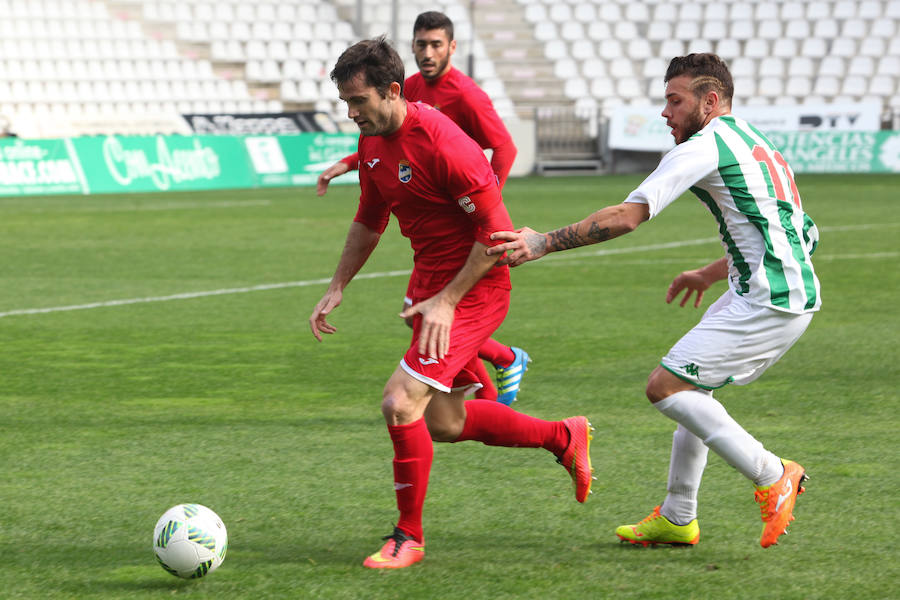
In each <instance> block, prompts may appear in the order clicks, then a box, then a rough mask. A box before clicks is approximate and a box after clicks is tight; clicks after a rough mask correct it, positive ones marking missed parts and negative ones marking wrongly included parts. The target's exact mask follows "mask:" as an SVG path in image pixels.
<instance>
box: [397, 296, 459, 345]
mask: <svg viewBox="0 0 900 600" xmlns="http://www.w3.org/2000/svg"><path fill="white" fill-rule="evenodd" d="M455 309H456V307H455V306H453V305H452V304H451V303H449V302H447V301H445V300H444V299H443V298H442V297H441V295H440V294H438V295H436V296H432V297H431V298H429V299H428V300H424V301H422V302H419V303H418V304H413V305H412V306H410V307H409V308H407V309H406V310H404V311H403V312H401V313H400V316H401V317H402V318H404V319H406V318H411V317H412V316H413V315H416V314H420V315H422V325H421V327H420V328H419V354H425V355H427V356H429V357H430V358H436V359H438V360H440V359H443V358H444V356H445V355H446V354H447V351H448V350H449V349H450V328H451V327H452V325H453V314H454V312H455Z"/></svg>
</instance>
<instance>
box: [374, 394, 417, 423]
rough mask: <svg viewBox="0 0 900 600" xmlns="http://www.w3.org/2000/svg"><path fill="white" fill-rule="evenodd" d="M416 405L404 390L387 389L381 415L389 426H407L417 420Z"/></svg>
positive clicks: (382, 402)
mask: <svg viewBox="0 0 900 600" xmlns="http://www.w3.org/2000/svg"><path fill="white" fill-rule="evenodd" d="M415 412H416V411H415V403H414V402H412V401H411V400H410V398H409V397H408V396H407V395H406V394H405V393H404V391H403V390H398V389H391V388H385V390H384V397H383V398H382V400H381V414H383V415H384V419H385V421H387V422H388V423H389V424H395V425H405V424H407V423H412V422H413V421H414V420H415Z"/></svg>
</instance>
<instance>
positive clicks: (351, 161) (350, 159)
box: [340, 152, 359, 171]
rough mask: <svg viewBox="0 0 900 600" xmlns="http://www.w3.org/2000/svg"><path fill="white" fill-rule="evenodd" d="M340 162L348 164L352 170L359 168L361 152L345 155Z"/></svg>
mask: <svg viewBox="0 0 900 600" xmlns="http://www.w3.org/2000/svg"><path fill="white" fill-rule="evenodd" d="M340 162H342V163H344V164H345V165H347V167H348V168H349V169H350V170H351V171H355V170H357V169H358V168H359V152H354V153H353V154H351V155H350V156H345V157H344V158H342V159H341V160H340Z"/></svg>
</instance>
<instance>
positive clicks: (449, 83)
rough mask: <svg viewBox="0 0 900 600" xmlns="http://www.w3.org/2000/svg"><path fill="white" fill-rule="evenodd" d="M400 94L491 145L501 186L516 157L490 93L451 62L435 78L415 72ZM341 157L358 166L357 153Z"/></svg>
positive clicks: (495, 169)
mask: <svg viewBox="0 0 900 600" xmlns="http://www.w3.org/2000/svg"><path fill="white" fill-rule="evenodd" d="M403 97H404V98H406V99H407V100H410V101H413V102H424V103H425V104H429V105H431V106H433V107H434V108H436V109H438V110H440V111H441V112H442V113H444V114H445V115H447V116H448V117H450V118H451V119H452V120H453V122H454V123H456V124H457V125H459V126H460V128H461V129H462V130H463V131H464V132H465V133H466V135H468V136H469V137H470V138H472V139H473V140H475V141H476V142H478V145H479V146H481V147H482V148H484V149H487V148H492V149H493V150H494V154H493V156H492V157H491V168H492V169H493V170H494V173H495V174H496V175H497V181H498V182H499V184H500V187H501V188H502V187H503V185H504V184H505V183H506V177H507V176H508V175H509V171H510V169H512V165H513V161H514V160H515V158H516V147H515V144H513V140H512V136H511V135H510V134H509V131H508V130H507V129H506V125H504V124H503V120H502V119H501V118H500V115H498V114H497V111H496V110H494V104H493V103H492V102H491V99H490V97H489V96H488V95H487V94H486V93H485V92H484V90H482V89H481V88H480V87H478V84H476V83H475V82H474V81H472V79H471V78H469V77H468V76H466V74H465V73H463V72H462V71H460V70H459V69H457V68H456V67H453V66H451V67H450V70H449V71H448V72H447V73H446V74H444V75H442V76H441V77H439V78H438V79H437V80H428V79H425V78H424V77H422V73H420V72H416V73H415V74H413V75H410V76H409V77H407V78H406V81H405V82H404V83H403ZM341 161H342V162H343V163H344V164H346V165H347V166H348V167H349V168H350V169H351V170H355V169H357V168H358V163H359V155H358V154H351V155H350V156H347V157H345V158H343V159H341Z"/></svg>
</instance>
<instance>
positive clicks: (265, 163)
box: [244, 133, 359, 187]
mask: <svg viewBox="0 0 900 600" xmlns="http://www.w3.org/2000/svg"><path fill="white" fill-rule="evenodd" d="M358 140H359V137H358V136H356V135H348V134H345V133H301V134H299V135H281V136H248V137H245V138H244V144H245V146H246V148H247V154H248V155H249V157H250V162H251V164H252V166H253V169H254V171H255V172H256V174H257V176H258V179H257V184H258V185H259V186H261V187H270V186H291V185H315V184H316V179H318V177H319V174H320V173H321V172H322V171H324V170H325V169H327V168H328V167H330V166H331V165H333V164H334V163H336V162H337V161H339V160H340V159H342V158H344V157H345V156H347V155H349V154H353V153H354V152H356V146H357V141H358ZM358 181H359V172H358V171H350V172H349V173H347V174H346V175H342V176H341V177H339V178H338V179H335V180H334V183H339V184H349V183H356V182H358Z"/></svg>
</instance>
